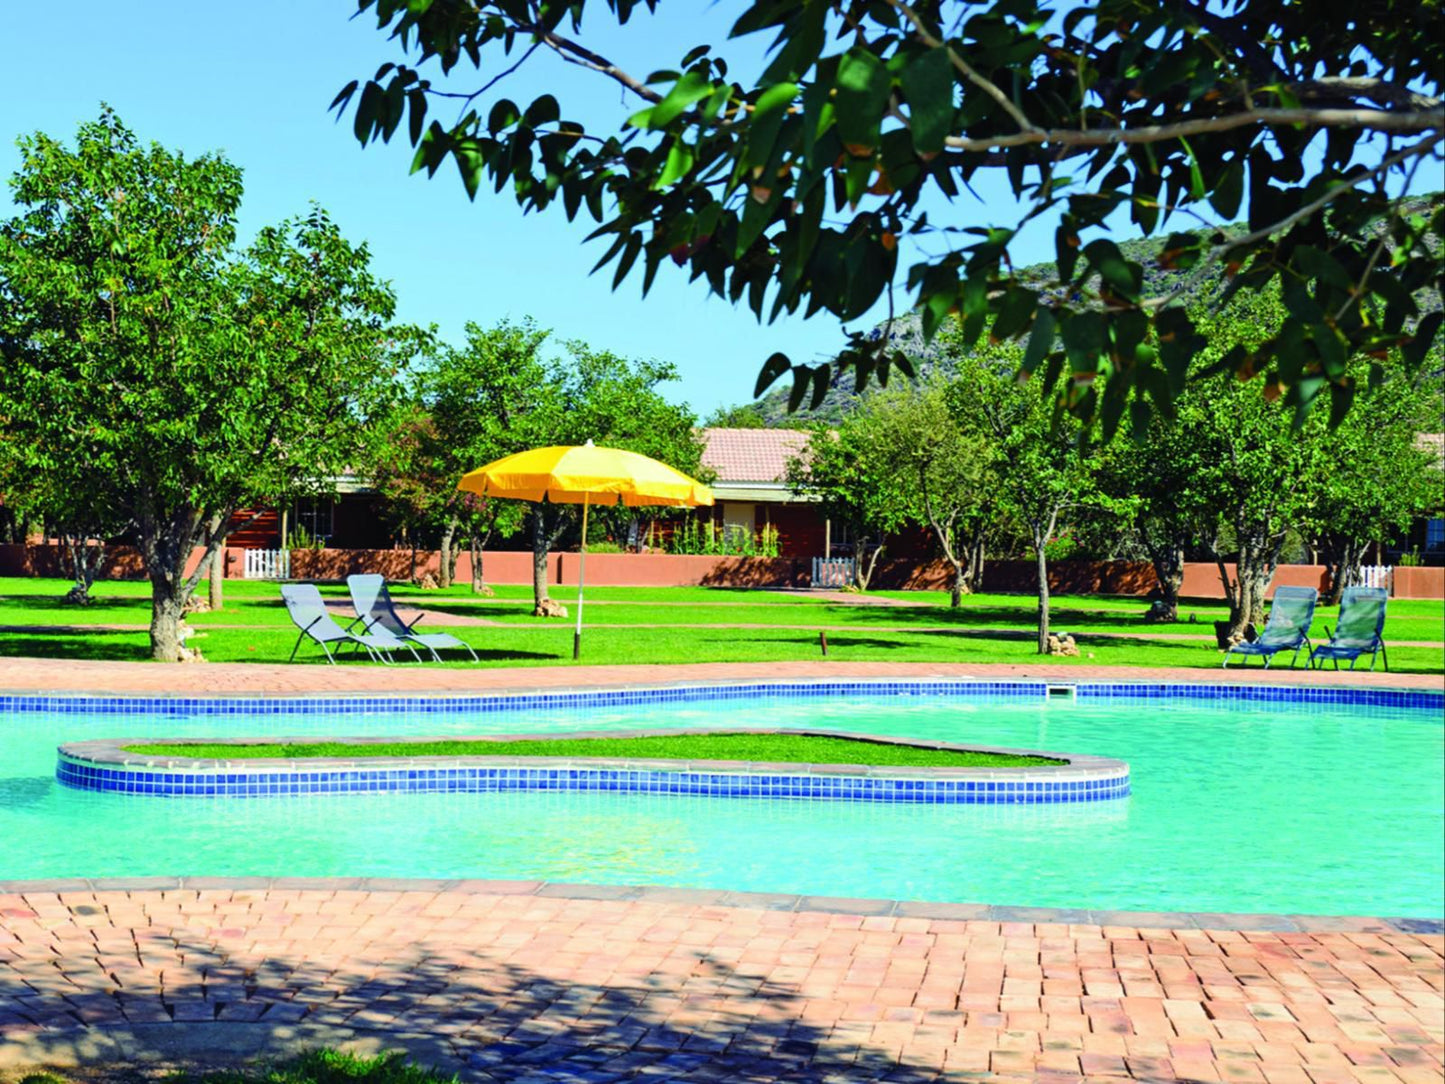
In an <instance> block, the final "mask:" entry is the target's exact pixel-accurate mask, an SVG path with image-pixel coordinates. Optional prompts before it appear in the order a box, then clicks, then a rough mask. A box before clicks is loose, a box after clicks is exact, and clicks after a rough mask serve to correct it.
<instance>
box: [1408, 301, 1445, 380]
mask: <svg viewBox="0 0 1445 1084" xmlns="http://www.w3.org/2000/svg"><path fill="white" fill-rule="evenodd" d="M1442 320H1445V313H1442V312H1441V311H1440V310H1439V309H1436V310H1435V311H1434V312H1432V313H1427V314H1426V315H1425V316H1424V317H1423V318H1422V319H1421V321H1420V324H1419V326H1418V327H1417V328H1416V329H1415V335H1414V337H1413V338H1412V339H1411V340H1410V341H1409V342H1407V343H1406V344H1405V345H1404V346H1402V347H1401V348H1400V353H1401V355H1403V357H1404V359H1405V364H1407V365H1409V366H1410V368H1411V369H1418V368H1420V364H1421V363H1422V362H1423V361H1424V360H1425V355H1426V354H1427V353H1429V351H1430V345H1431V343H1433V342H1434V341H1435V336H1436V334H1437V333H1438V332H1439V331H1440V324H1441V321H1442Z"/></svg>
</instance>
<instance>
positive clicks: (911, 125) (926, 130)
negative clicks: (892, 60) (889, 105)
mask: <svg viewBox="0 0 1445 1084" xmlns="http://www.w3.org/2000/svg"><path fill="white" fill-rule="evenodd" d="M899 82H900V83H901V84H902V86H903V93H904V95H905V96H906V97H907V99H908V130H909V133H910V135H911V136H912V137H913V146H914V148H915V149H916V150H917V151H918V153H919V154H936V153H938V152H939V151H941V150H943V147H944V140H945V139H946V138H947V137H948V135H949V134H950V133H951V132H952V131H953V113H954V110H953V63H952V61H950V60H949V59H948V50H947V49H942V48H940V49H929V50H928V51H927V52H925V53H923V54H921V55H920V56H918V57H917V58H916V59H914V60H913V61H912V62H911V63H910V64H909V65H908V67H906V68H904V69H903V74H902V76H901V77H900V79H899Z"/></svg>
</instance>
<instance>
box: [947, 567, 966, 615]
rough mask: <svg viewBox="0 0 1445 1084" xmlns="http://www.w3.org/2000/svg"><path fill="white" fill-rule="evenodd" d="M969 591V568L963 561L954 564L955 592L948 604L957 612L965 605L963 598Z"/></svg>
mask: <svg viewBox="0 0 1445 1084" xmlns="http://www.w3.org/2000/svg"><path fill="white" fill-rule="evenodd" d="M967 591H968V568H967V566H966V565H965V564H964V563H963V562H962V561H954V562H953V592H952V594H950V596H949V599H948V604H949V605H950V606H952V607H953V608H954V609H955V610H956V609H958V608H959V607H960V606H962V605H963V596H964V595H965V594H966V593H967Z"/></svg>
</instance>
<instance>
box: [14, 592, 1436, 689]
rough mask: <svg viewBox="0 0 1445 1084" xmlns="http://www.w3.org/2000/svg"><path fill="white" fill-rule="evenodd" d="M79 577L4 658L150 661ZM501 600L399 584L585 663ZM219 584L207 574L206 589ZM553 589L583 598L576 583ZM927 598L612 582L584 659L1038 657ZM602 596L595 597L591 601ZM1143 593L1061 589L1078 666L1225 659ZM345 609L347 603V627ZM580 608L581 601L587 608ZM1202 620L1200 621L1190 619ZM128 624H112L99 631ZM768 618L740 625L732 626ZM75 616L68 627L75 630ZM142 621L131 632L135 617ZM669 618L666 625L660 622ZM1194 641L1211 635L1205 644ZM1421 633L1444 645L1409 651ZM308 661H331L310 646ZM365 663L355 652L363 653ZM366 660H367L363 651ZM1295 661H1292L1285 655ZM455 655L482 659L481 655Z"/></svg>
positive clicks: (264, 629)
mask: <svg viewBox="0 0 1445 1084" xmlns="http://www.w3.org/2000/svg"><path fill="white" fill-rule="evenodd" d="M68 586H69V584H68V582H67V581H63V580H54V579H52V580H41V579H0V626H8V629H6V630H5V631H4V632H3V633H0V654H3V655H10V656H52V657H63V658H96V659H137V660H139V659H144V658H145V657H146V654H147V650H146V636H145V633H144V628H145V626H146V624H147V623H148V621H149V619H150V607H149V585H148V584H145V583H137V582H124V583H115V582H104V583H100V584H98V585H97V586H96V589H95V592H96V596H97V597H96V602H95V603H94V604H93V605H91V606H89V607H74V606H67V605H64V604H62V603H61V602H60V596H62V595H63V594H64V593H65V591H66V589H67V588H68ZM321 590H322V593H323V594H324V595H326V596H327V597H328V598H334V599H337V600H341V601H344V600H346V599H348V597H349V596H348V595H347V592H346V588H345V587H344V586H339V585H337V586H325V587H322V589H321ZM496 590H497V597H496V598H494V599H481V598H477V597H475V596H473V595H472V594H471V591H470V588H469V587H466V586H461V587H456V588H452V589H450V590H448V591H445V592H438V591H419V590H417V589H415V588H411V587H409V586H398V587H394V588H393V593H394V594H395V595H396V596H398V598H400V599H402V600H404V601H405V603H406V604H408V605H421V606H426V607H427V608H429V609H432V610H435V611H438V612H444V613H450V614H456V615H458V616H462V617H468V618H477V619H481V620H483V621H485V622H487V623H488V624H485V625H477V624H462V625H447V626H442V625H440V624H438V623H436V622H426V621H423V624H422V627H423V629H425V628H427V627H428V626H430V627H431V628H432V629H433V630H434V631H440V630H441V629H442V628H443V627H445V629H446V631H448V632H452V633H454V634H455V635H457V636H458V637H460V638H461V639H463V640H465V641H466V642H467V643H469V644H471V645H472V646H473V647H474V648H475V649H476V650H477V652H478V654H479V655H481V656H482V659H483V665H488V666H556V665H569V664H570V663H571V659H572V622H571V621H570V620H567V621H562V620H541V619H538V618H534V617H532V616H531V614H530V612H529V609H530V607H529V605H528V600H529V599H530V597H531V594H530V589H529V588H528V587H526V586H522V585H508V586H502V587H498V588H497V589H496ZM202 594H204V584H203V585H202ZM552 594H553V596H554V597H555V598H557V599H558V600H559V601H561V602H564V603H566V604H567V605H569V606H575V604H576V589H575V588H555V589H553V591H552ZM888 594H889V595H890V596H896V597H900V598H904V599H907V600H909V601H921V602H924V603H926V605H923V606H863V605H848V604H846V603H840V602H836V601H828V600H824V599H819V598H816V597H809V596H806V595H794V594H783V593H781V592H776V591H765V590H737V589H719V588H704V587H676V588H664V587H654V588H633V587H598V588H595V589H592V590H590V591H589V592H588V602H589V605H588V606H587V610H586V626H587V628H586V632H585V635H584V639H583V658H582V661H583V662H584V663H679V662H766V661H779V660H803V659H818V658H820V657H821V650H820V646H819V642H818V635H819V632H820V630H827V637H828V658H829V659H830V660H843V661H872V660H896V661H901V662H962V663H987V662H1010V663H1030V662H1037V661H1038V659H1039V657H1038V655H1037V654H1035V652H1034V647H1033V628H1034V610H1035V602H1034V599H1033V598H1032V597H1030V596H1024V595H975V596H970V597H967V598H965V599H964V604H963V605H962V606H961V607H960V608H959V609H957V610H954V609H952V608H950V607H949V606H948V605H947V601H948V596H947V595H946V594H945V593H942V592H911V593H907V592H897V593H892V592H890V593H888ZM594 602H595V603H598V605H591V603H594ZM1145 609H1146V605H1145V603H1144V602H1143V601H1142V600H1139V599H1119V598H1098V597H1081V596H1059V597H1056V598H1055V599H1054V605H1053V607H1052V609H1051V613H1052V622H1053V627H1054V629H1055V630H1058V631H1067V632H1071V633H1073V634H1074V635H1075V637H1076V639H1077V640H1078V643H1079V648H1080V652H1081V655H1080V657H1079V658H1078V659H1058V660H1052V661H1057V662H1060V663H1064V664H1069V663H1084V664H1088V663H1096V664H1100V665H1135V666H1186V667H1201V668H1203V667H1210V666H1218V665H1219V661H1220V655H1219V652H1218V651H1217V649H1216V648H1215V647H1214V643H1213V628H1212V622H1213V621H1215V620H1218V619H1221V618H1223V617H1224V616H1225V608H1224V607H1223V605H1221V604H1219V603H1212V602H1211V603H1200V604H1198V605H1193V604H1186V605H1185V606H1183V607H1181V610H1180V615H1181V617H1182V618H1184V620H1182V621H1179V622H1175V623H1171V624H1166V625H1158V624H1150V623H1147V622H1145V621H1144V617H1143V615H1144V612H1145ZM345 612H346V611H344V610H343V611H342V612H341V613H339V614H338V616H339V617H340V618H341V620H342V622H343V623H345V620H346V618H345ZM574 612H575V611H574ZM1337 613H1338V611H1337V610H1334V609H1332V608H1328V607H1321V608H1320V609H1319V610H1318V611H1317V614H1316V617H1315V623H1314V630H1313V631H1314V638H1315V639H1316V641H1319V640H1322V639H1324V636H1325V631H1324V630H1325V627H1326V626H1329V627H1333V626H1334V623H1335V621H1336V619H1337ZM1191 616H1192V617H1193V618H1194V620H1193V621H1190V620H1189V618H1190V617H1191ZM188 620H189V623H190V624H191V625H192V626H194V627H195V628H196V630H197V631H198V633H200V635H199V636H198V638H197V639H195V640H194V641H192V642H193V643H194V644H196V645H198V646H199V647H200V648H201V649H202V652H203V653H204V655H205V657H206V658H207V659H210V660H212V661H217V662H222V661H251V662H280V661H285V659H286V657H287V656H288V655H289V654H290V651H291V647H292V644H293V643H294V642H295V639H296V634H295V632H294V630H293V626H292V625H291V622H290V619H289V618H288V617H287V615H286V610H285V608H284V607H283V606H282V605H281V603H280V595H279V592H278V590H277V587H276V585H275V584H274V583H266V582H261V581H254V580H252V581H247V580H228V581H226V605H225V608H224V609H222V610H221V611H220V612H218V613H210V614H194V615H192V616H191V617H190V618H189V619H188ZM107 625H111V626H120V628H117V629H104V628H99V627H97V626H107ZM739 625H741V626H758V627H752V628H737V627H729V626H739ZM67 626H68V627H67ZM127 626H128V627H127ZM644 626H662V627H644ZM1442 636H1445V603H1442V602H1440V601H1432V600H1423V601H1422V600H1408V599H1394V600H1391V602H1390V606H1389V619H1388V621H1387V622H1386V626H1385V637H1386V640H1387V642H1391V641H1393V642H1394V643H1395V644H1396V645H1397V646H1394V647H1392V648H1391V649H1390V662H1391V666H1392V668H1393V669H1395V670H1399V671H1402V672H1413V673H1442V672H1445V645H1442V644H1441V643H1440V641H1441V640H1442ZM1190 637H1197V639H1191V638H1190ZM1410 640H1419V641H1426V642H1429V643H1430V644H1431V645H1432V646H1427V647H1406V646H1400V641H1410ZM298 660H300V661H307V662H315V663H324V661H325V660H324V658H323V657H322V655H321V651H320V649H319V648H317V647H316V646H315V645H314V644H311V643H310V642H307V643H306V644H304V645H303V646H302V649H301V651H300V653H299V655H298ZM351 661H352V659H351V657H350V656H348V658H347V662H348V663H350V662H351ZM357 661H360V662H364V661H365V657H364V656H361V657H359V658H358V660H357ZM1281 662H1287V660H1285V659H1282V660H1281ZM445 665H458V666H459V665H466V666H470V665H472V663H471V662H470V660H469V659H452V660H448V661H447V662H446V663H445Z"/></svg>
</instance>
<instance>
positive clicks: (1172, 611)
mask: <svg viewBox="0 0 1445 1084" xmlns="http://www.w3.org/2000/svg"><path fill="white" fill-rule="evenodd" d="M1149 560H1150V563H1151V564H1153V566H1154V578H1155V579H1156V580H1158V581H1159V599H1158V601H1156V602H1155V603H1154V605H1153V607H1151V609H1150V611H1149V616H1150V618H1151V619H1152V620H1154V621H1178V620H1179V589H1180V588H1181V587H1183V586H1184V549H1183V547H1181V546H1175V545H1164V546H1156V547H1153V548H1151V549H1150V550H1149Z"/></svg>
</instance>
